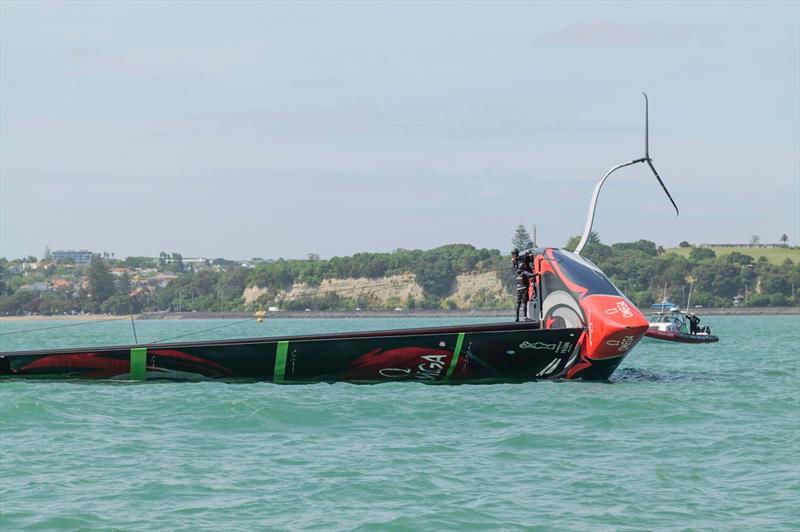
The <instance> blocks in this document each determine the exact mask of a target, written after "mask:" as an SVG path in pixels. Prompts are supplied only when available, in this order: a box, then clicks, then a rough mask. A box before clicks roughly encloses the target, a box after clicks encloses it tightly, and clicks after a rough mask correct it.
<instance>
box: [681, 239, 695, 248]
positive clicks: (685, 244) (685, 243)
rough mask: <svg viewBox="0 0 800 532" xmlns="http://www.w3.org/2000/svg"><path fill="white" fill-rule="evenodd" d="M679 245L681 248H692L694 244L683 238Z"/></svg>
mask: <svg viewBox="0 0 800 532" xmlns="http://www.w3.org/2000/svg"><path fill="white" fill-rule="evenodd" d="M678 247H680V248H690V247H692V245H691V244H690V243H688V242H687V241H686V240H683V241H681V243H680V244H678Z"/></svg>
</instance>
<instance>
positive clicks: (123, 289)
mask: <svg viewBox="0 0 800 532" xmlns="http://www.w3.org/2000/svg"><path fill="white" fill-rule="evenodd" d="M115 284H116V294H117V295H118V296H123V297H128V294H130V293H131V278H130V276H129V275H128V273H127V272H125V273H123V274H122V275H120V276H119V277H118V278H117V282H116V283H115Z"/></svg>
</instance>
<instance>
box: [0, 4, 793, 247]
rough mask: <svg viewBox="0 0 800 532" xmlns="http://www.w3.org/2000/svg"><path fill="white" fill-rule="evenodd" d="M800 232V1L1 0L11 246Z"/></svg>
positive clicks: (0, 224)
mask: <svg viewBox="0 0 800 532" xmlns="http://www.w3.org/2000/svg"><path fill="white" fill-rule="evenodd" d="M642 91H646V92H647V93H648V95H649V97H650V151H651V156H652V157H653V160H654V162H655V165H656V168H657V169H658V171H659V173H660V174H661V176H662V178H663V179H664V182H665V184H666V185H667V187H668V188H669V190H670V192H671V193H672V196H673V197H674V198H675V201H676V202H677V204H678V206H679V207H680V210H681V213H680V216H678V217H676V216H675V212H674V210H673V209H672V207H671V205H670V204H669V202H668V200H667V198H666V196H665V195H664V193H663V191H662V190H661V188H660V186H658V183H657V182H656V180H655V178H654V177H653V176H652V174H650V173H649V171H648V170H647V168H646V167H645V166H644V165H635V166H632V167H629V168H625V169H623V170H620V171H618V172H617V173H615V174H614V175H613V176H612V177H611V178H609V180H608V182H607V183H606V185H605V187H604V189H603V194H602V195H601V196H600V201H599V203H598V207H597V216H596V218H595V225H594V229H595V230H597V231H598V232H599V233H600V237H601V239H602V240H603V241H604V242H607V243H612V242H627V241H634V240H638V239H648V240H652V241H655V242H656V243H657V244H659V245H663V246H665V247H670V246H675V245H677V244H678V243H679V242H680V241H682V240H688V241H690V242H692V243H734V242H736V243H738V242H749V241H750V239H751V237H752V236H753V235H758V236H759V237H760V239H761V241H762V242H778V241H779V239H780V237H781V235H782V234H784V233H785V234H787V235H788V236H789V243H790V244H793V245H797V244H798V242H800V239H799V237H800V2H794V1H787V2H768V1H767V2H708V3H703V2H687V3H683V2H650V3H648V2H624V3H615V2H610V3H602V2H590V3H579V2H553V3H549V2H530V3H525V2H511V3H498V2H491V3H490V2H485V3H483V2H468V3H460V2H438V3H427V2H397V3H394V2H307V3H280V2H239V3H236V2H224V3H222V2H212V1H205V2H155V1H151V2H129V3H126V2H122V1H117V2H86V3H82V2H78V1H72V2H17V1H10V0H3V1H2V2H0V256H5V257H7V258H14V257H22V256H27V255H34V256H42V255H43V253H44V249H45V247H46V246H49V247H50V249H52V250H57V249H89V250H92V251H95V252H109V253H110V252H113V253H115V254H116V256H118V257H124V256H129V255H145V256H156V255H158V253H159V252H160V251H162V250H164V251H167V252H179V253H182V254H183V255H184V256H186V257H198V256H203V257H226V258H241V259H247V258H251V257H263V258H277V257H285V258H302V257H305V256H306V254H308V253H316V254H319V255H321V256H322V257H324V258H327V257H331V256H335V255H339V256H341V255H350V254H353V253H356V252H362V251H376V252H378V251H391V250H394V249H397V248H406V249H416V248H420V249H430V248H433V247H437V246H440V245H444V244H451V243H467V244H472V245H475V246H477V247H488V248H495V249H500V250H502V251H503V252H508V250H509V249H510V247H511V237H512V235H513V232H514V229H515V228H516V226H517V225H518V224H524V225H526V226H527V227H528V228H529V230H530V229H532V227H533V225H534V224H535V225H536V228H537V236H538V244H539V245H553V246H563V245H564V244H565V243H566V241H567V240H568V239H569V238H570V237H571V236H573V235H577V234H580V233H581V232H582V230H583V226H584V223H585V218H586V211H587V208H588V203H589V199H590V197H591V193H592V189H593V187H594V184H595V183H596V182H597V180H599V178H600V177H602V175H603V174H604V173H605V172H606V171H607V170H608V169H609V168H610V167H612V166H614V165H615V164H617V163H620V162H623V161H627V160H631V159H635V158H638V157H641V156H642V155H643V151H644V146H643V144H644V133H643V121H644V120H643V114H644V101H643V98H642V96H641V92H642Z"/></svg>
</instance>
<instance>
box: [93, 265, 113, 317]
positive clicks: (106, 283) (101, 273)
mask: <svg viewBox="0 0 800 532" xmlns="http://www.w3.org/2000/svg"><path fill="white" fill-rule="evenodd" d="M88 277H89V294H90V298H91V300H92V303H93V304H94V306H95V310H99V309H100V305H102V304H103V303H104V302H105V300H106V299H108V298H109V297H111V296H112V295H114V276H112V275H111V272H110V271H109V269H108V266H107V265H106V263H105V261H104V260H103V259H102V258H101V257H100V256H99V255H92V262H91V263H90V264H89V271H88Z"/></svg>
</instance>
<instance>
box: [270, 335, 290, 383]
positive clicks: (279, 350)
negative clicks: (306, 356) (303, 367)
mask: <svg viewBox="0 0 800 532" xmlns="http://www.w3.org/2000/svg"><path fill="white" fill-rule="evenodd" d="M288 352H289V342H288V340H281V341H280V342H278V346H277V347H276V348H275V370H274V372H273V376H272V382H275V383H277V384H280V383H282V382H283V378H284V376H285V374H286V353H288Z"/></svg>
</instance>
